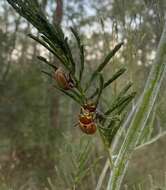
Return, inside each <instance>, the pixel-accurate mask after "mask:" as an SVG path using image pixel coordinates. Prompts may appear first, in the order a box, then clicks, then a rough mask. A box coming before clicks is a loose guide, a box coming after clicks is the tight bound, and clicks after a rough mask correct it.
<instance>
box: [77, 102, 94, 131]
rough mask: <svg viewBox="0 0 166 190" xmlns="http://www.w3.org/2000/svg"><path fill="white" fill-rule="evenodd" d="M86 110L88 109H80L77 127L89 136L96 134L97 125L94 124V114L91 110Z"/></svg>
mask: <svg viewBox="0 0 166 190" xmlns="http://www.w3.org/2000/svg"><path fill="white" fill-rule="evenodd" d="M87 108H89V107H87V106H83V107H81V111H80V114H79V123H78V126H79V128H80V129H81V130H82V132H84V133H86V134H89V135H91V134H94V133H95V132H96V130H97V124H96V122H95V112H92V110H91V109H87Z"/></svg>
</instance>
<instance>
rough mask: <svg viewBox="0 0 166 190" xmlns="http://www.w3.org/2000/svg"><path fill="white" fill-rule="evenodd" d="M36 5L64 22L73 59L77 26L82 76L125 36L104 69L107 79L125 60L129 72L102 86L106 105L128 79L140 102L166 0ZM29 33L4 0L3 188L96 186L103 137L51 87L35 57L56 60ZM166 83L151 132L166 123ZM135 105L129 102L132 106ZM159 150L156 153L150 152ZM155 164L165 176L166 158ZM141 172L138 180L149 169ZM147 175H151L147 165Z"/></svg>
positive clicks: (0, 23)
mask: <svg viewBox="0 0 166 190" xmlns="http://www.w3.org/2000/svg"><path fill="white" fill-rule="evenodd" d="M39 3H40V4H41V6H42V9H43V11H44V12H45V14H46V15H47V17H48V19H49V20H50V22H52V23H53V24H54V23H57V22H58V23H59V24H61V26H62V28H63V30H64V32H65V34H66V35H67V36H68V37H69V39H70V44H71V47H72V50H73V54H74V56H75V59H76V60H77V59H78V53H79V52H78V48H77V46H76V42H75V41H74V38H73V36H72V35H71V32H70V30H69V27H70V26H74V27H76V28H77V29H78V31H79V33H80V35H81V38H82V40H83V42H84V44H85V51H86V73H85V76H84V78H85V80H86V76H88V73H89V72H91V70H93V68H95V67H96V65H97V64H99V63H100V62H101V61H102V60H103V58H104V56H105V55H106V54H107V53H108V52H109V50H110V49H112V48H113V47H114V46H115V45H116V44H117V43H119V42H121V41H124V43H125V44H124V46H123V48H122V49H121V50H120V51H119V53H118V54H117V55H116V57H115V58H114V59H113V60H112V64H110V65H108V66H107V68H106V69H105V70H104V74H105V76H106V77H109V76H111V75H112V74H113V73H114V72H115V71H117V70H118V69H119V68H121V67H122V66H125V67H127V68H128V71H127V73H126V74H125V75H124V76H122V77H121V78H120V79H118V80H117V81H116V82H114V83H113V84H112V87H111V88H109V89H107V90H106V91H105V94H104V96H103V97H102V99H103V107H104V106H105V105H107V104H111V101H112V96H115V95H116V94H117V92H118V91H119V89H120V88H122V87H123V86H124V85H125V84H126V83H127V81H133V82H134V86H133V88H134V90H136V91H137V97H136V99H135V101H136V100H137V98H138V97H139V95H140V94H141V93H142V90H143V88H144V85H145V83H146V79H147V76H148V73H149V71H150V68H151V65H152V63H153V60H154V58H155V53H156V49H157V44H158V42H159V39H160V35H161V32H162V29H163V24H164V14H165V10H166V1H165V0H160V1H158V0H141V1H140V0H95V1H93V0H70V1H69V0H40V1H39ZM28 33H33V34H37V35H38V33H37V31H36V30H35V29H34V28H33V27H32V26H31V25H30V24H29V23H28V22H27V21H26V20H24V19H23V18H21V17H20V16H19V15H18V14H17V13H16V12H15V11H14V10H13V9H12V8H11V7H10V6H9V5H8V3H7V1H6V0H1V1H0V187H1V189H35V190H38V189H55V190H56V189H57V190H67V189H72V188H73V185H74V184H77V185H79V186H78V187H77V188H76V189H79V190H91V189H95V186H96V184H97V180H98V177H99V175H100V173H101V171H102V168H103V166H104V163H105V160H106V153H105V151H104V149H103V146H102V143H101V142H100V139H99V138H98V137H97V135H94V136H87V135H84V134H83V133H82V132H81V131H80V129H79V128H78V127H75V123H77V118H78V113H79V107H77V105H76V104H75V102H73V101H72V100H70V99H69V98H68V97H65V96H63V95H62V94H61V93H60V92H57V90H56V89H54V88H53V87H52V81H51V80H50V79H49V78H47V76H45V75H43V74H42V73H41V72H40V71H41V70H42V69H45V68H46V69H47V66H45V65H43V64H42V63H41V62H40V61H39V60H38V59H37V55H42V56H45V57H47V58H48V59H49V60H51V61H52V62H54V61H55V59H54V57H53V56H52V55H51V54H50V53H49V52H47V51H46V50H45V49H44V48H43V47H41V46H40V45H38V44H37V43H36V42H34V41H32V40H31V39H30V38H29V37H27V34H28ZM165 89H166V83H165V80H164V82H163V83H162V87H161V90H160V94H159V97H158V100H157V104H156V112H155V117H154V122H153V125H154V132H153V136H155V135H157V134H158V133H163V132H164V131H165V129H166V126H165V123H166V117H165V112H166V104H165V97H166V90H165ZM135 101H133V105H134V103H135ZM131 109H132V106H130V107H129V110H131ZM160 147H161V148H162V147H163V146H160ZM155 153H156V152H155V151H154V152H152V155H154V154H155ZM82 155H84V157H85V158H84V159H83V160H84V162H83V164H82V165H81V171H85V172H84V173H81V177H80V178H79V179H78V176H80V175H79V172H80V171H79V168H78V164H79V159H80V157H81V156H82ZM142 160H143V161H142V163H141V164H140V165H139V166H138V167H141V166H142V168H145V166H144V165H143V164H145V165H146V163H145V162H144V159H142ZM136 162H137V161H136ZM165 164H166V163H165ZM152 167H153V166H152ZM156 167H159V171H160V170H161V173H162V175H163V178H164V171H163V170H162V168H163V162H162V165H161V164H160V162H158V165H157V166H156ZM87 168H88V171H87V170H86V169H87ZM165 169H166V168H165ZM141 171H142V173H140V175H142V178H141V179H139V180H140V181H139V182H141V180H143V174H144V172H145V171H144V170H143V169H142V170H141ZM147 173H148V174H151V171H150V169H149V171H148V172H147ZM129 177H130V179H129V183H130V184H132V179H133V178H137V177H138V176H137V175H136V174H135V176H134V174H133V173H132V174H131V175H129ZM136 182H137V181H136ZM127 183H128V182H127ZM133 183H134V182H133ZM89 184H90V185H89ZM132 185H133V184H132ZM103 189H105V186H103Z"/></svg>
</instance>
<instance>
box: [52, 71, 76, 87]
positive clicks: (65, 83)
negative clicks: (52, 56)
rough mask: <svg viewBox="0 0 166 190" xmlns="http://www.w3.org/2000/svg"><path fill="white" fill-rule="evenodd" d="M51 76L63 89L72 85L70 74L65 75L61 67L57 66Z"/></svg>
mask: <svg viewBox="0 0 166 190" xmlns="http://www.w3.org/2000/svg"><path fill="white" fill-rule="evenodd" d="M53 77H54V79H55V80H56V82H57V83H58V85H59V87H61V88H63V89H64V90H70V89H71V88H73V87H74V82H73V80H72V78H71V76H70V74H68V75H67V74H66V73H65V72H64V70H63V69H62V68H61V67H59V68H58V69H57V70H56V71H55V72H54V75H53Z"/></svg>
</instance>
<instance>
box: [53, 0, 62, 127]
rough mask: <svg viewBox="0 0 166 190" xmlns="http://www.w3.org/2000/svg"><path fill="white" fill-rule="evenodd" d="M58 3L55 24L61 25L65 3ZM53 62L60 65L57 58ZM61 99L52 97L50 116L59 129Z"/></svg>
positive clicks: (59, 0)
mask: <svg viewBox="0 0 166 190" xmlns="http://www.w3.org/2000/svg"><path fill="white" fill-rule="evenodd" d="M55 1H56V3H57V6H56V10H55V12H54V14H53V24H54V25H56V24H58V25H60V24H61V22H62V18H63V2H62V0H55ZM53 61H54V62H56V63H57V64H56V65H58V60H57V59H56V57H54V58H53ZM59 99H60V98H59V97H58V95H57V94H56V93H55V94H53V95H52V97H51V108H50V114H51V126H52V127H54V128H55V127H58V117H59Z"/></svg>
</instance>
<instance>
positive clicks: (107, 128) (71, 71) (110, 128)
mask: <svg viewBox="0 0 166 190" xmlns="http://www.w3.org/2000/svg"><path fill="white" fill-rule="evenodd" d="M7 1H8V2H9V4H11V6H12V7H13V8H14V9H15V10H16V11H17V12H18V13H19V14H20V15H21V16H23V17H24V18H26V19H27V20H28V21H29V22H30V23H31V24H32V25H33V26H34V27H35V28H36V29H37V30H38V31H39V34H40V36H39V37H38V36H34V35H33V34H29V37H30V38H32V39H33V40H35V41H37V42H38V43H39V44H41V45H42V46H44V47H45V48H46V49H47V50H48V51H49V52H51V53H52V54H53V55H54V56H55V57H56V58H57V60H59V62H60V65H61V66H60V67H63V68H64V70H65V74H64V75H65V76H70V77H71V80H72V81H73V83H74V86H73V88H71V89H70V90H65V89H63V88H62V87H60V86H58V84H57V83H56V81H55V84H54V87H55V88H56V89H58V90H59V91H61V92H62V93H64V94H65V95H67V96H68V97H70V98H72V99H73V100H74V101H75V102H77V103H78V104H80V106H83V105H84V104H85V103H87V102H88V101H91V102H93V103H94V104H95V105H96V107H97V106H98V104H99V102H100V100H101V97H102V94H103V91H104V89H106V88H107V87H108V86H110V85H111V84H112V82H113V81H115V80H116V79H118V78H119V77H120V76H121V75H122V74H124V73H125V71H126V68H120V69H119V70H118V71H117V72H116V73H115V74H113V76H111V77H110V78H109V79H107V80H106V79H105V78H104V75H103V74H102V71H103V69H104V68H105V67H106V66H107V65H108V64H109V63H110V61H111V59H112V58H113V57H114V56H115V54H116V53H117V52H118V50H119V49H120V48H121V46H122V45H123V42H121V43H119V44H117V45H116V46H115V47H114V48H113V50H111V51H110V52H109V53H108V55H107V56H106V57H105V58H104V59H103V61H102V62H101V63H100V64H99V65H98V66H97V68H96V69H95V70H94V71H93V72H92V73H91V75H90V77H89V80H88V82H87V83H86V84H85V85H83V83H82V79H83V77H82V76H83V74H84V71H85V53H84V45H83V43H82V40H81V38H80V36H79V34H78V32H77V30H76V29H75V28H71V32H72V34H73V36H74V37H75V40H76V42H77V46H78V48H79V58H80V61H79V62H80V63H79V64H77V63H76V61H75V60H74V58H73V54H72V50H71V48H70V45H69V40H68V38H67V37H65V34H64V32H63V30H62V29H61V27H60V26H59V25H58V24H54V25H53V24H51V23H50V22H49V21H48V19H47V18H46V16H45V15H44V13H43V12H42V9H41V8H40V6H39V4H38V2H37V0H28V1H25V0H7ZM38 58H39V59H40V60H41V61H42V62H44V63H46V64H47V65H48V66H50V67H51V68H52V69H53V72H55V71H56V70H57V69H58V67H59V66H58V65H59V64H55V63H50V62H49V61H48V60H47V59H46V58H45V57H42V56H39V57H38ZM77 67H78V68H77ZM77 71H78V72H77ZM43 73H44V74H47V75H48V76H49V77H51V78H53V79H54V77H53V75H52V73H48V72H47V71H43ZM96 79H99V80H96ZM94 81H99V83H98V87H97V88H96V89H95V90H94V92H92V93H91V95H90V96H89V95H88V94H89V91H90V90H89V89H90V87H91V86H92V85H93V82H94ZM66 82H67V81H66ZM131 85H132V84H131V83H129V84H127V86H125V87H124V88H123V89H122V90H121V92H120V93H119V95H118V96H117V97H116V98H115V99H114V101H113V103H112V104H111V105H110V107H109V108H108V110H106V111H105V112H103V114H102V116H101V115H100V114H99V118H100V119H99V120H98V121H99V124H100V125H99V126H102V127H101V128H100V129H101V131H102V134H103V135H104V136H105V137H106V139H107V141H108V142H109V144H110V143H111V141H112V139H113V136H114V135H115V134H116V132H117V130H118V129H119V127H120V125H121V122H122V121H123V119H122V118H124V116H122V115H121V114H122V112H123V111H124V110H125V108H126V106H127V105H128V104H129V103H130V102H131V100H132V99H133V98H134V96H135V92H132V93H130V94H127V95H126V93H127V91H128V90H129V89H130V87H131ZM96 115H97V117H98V114H96ZM107 121H109V122H107ZM107 136H108V137H107Z"/></svg>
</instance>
